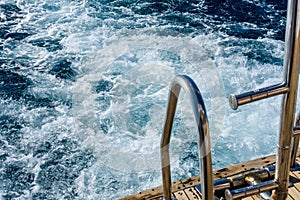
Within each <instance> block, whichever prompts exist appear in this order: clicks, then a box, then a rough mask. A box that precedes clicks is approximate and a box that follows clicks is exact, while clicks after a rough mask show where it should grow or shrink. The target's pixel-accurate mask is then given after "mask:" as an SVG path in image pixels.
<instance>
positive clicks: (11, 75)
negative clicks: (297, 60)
mask: <svg viewBox="0 0 300 200" xmlns="http://www.w3.org/2000/svg"><path fill="white" fill-rule="evenodd" d="M286 4H287V2H286V1H282V0H231V1H229V0H190V1H188V0H160V1H155V0H137V1H133V0H115V1H107V0H44V1H41V0H15V1H14V0H1V2H0V110H1V112H0V199H1V200H2V199H3V200H10V199H18V200H23V199H43V200H45V199H70V200H74V199H82V200H86V199H91V200H93V199H103V200H107V199H117V198H120V197H123V196H126V195H129V194H133V193H137V192H139V191H140V190H144V189H148V188H150V187H154V186H157V185H160V184H161V174H160V170H161V168H160V155H159V153H160V147H159V145H160V137H161V134H162V127H163V123H164V119H165V113H166V105H167V98H168V93H169V84H170V82H171V80H172V79H173V78H174V76H175V75H177V74H186V75H189V76H190V77H192V78H193V79H194V80H195V82H196V84H197V85H198V87H199V88H200V90H201V92H202V95H203V98H204V102H205V104H206V107H207V110H208V116H209V122H210V131H211V146H212V153H213V168H214V169H219V168H222V167H225V166H228V165H231V164H234V163H239V162H243V161H247V160H250V159H253V158H257V157H260V156H264V155H269V154H271V153H275V151H276V142H277V140H278V129H279V114H280V104H281V97H273V98H271V99H268V100H263V101H260V102H256V103H253V104H251V105H245V106H241V107H240V108H239V109H238V110H237V111H232V110H231V109H230V108H229V105H228V101H227V97H228V95H229V94H231V93H234V94H239V93H242V92H245V91H249V90H254V89H258V88H261V87H265V86H268V85H271V84H275V83H279V82H281V80H282V77H283V67H282V66H283V56H284V40H285V23H286V6H287V5H286ZM193 120H194V119H193V115H192V113H191V109H190V105H189V104H188V103H187V99H186V96H185V95H184V94H183V95H182V96H181V97H180V100H179V105H178V111H177V113H176V117H175V121H174V130H173V135H172V139H171V152H172V153H171V154H172V155H171V167H172V178H173V180H176V179H180V178H184V177H187V176H191V175H196V174H198V173H199V163H198V150H197V142H196V138H197V136H196V131H195V124H194V121H193Z"/></svg>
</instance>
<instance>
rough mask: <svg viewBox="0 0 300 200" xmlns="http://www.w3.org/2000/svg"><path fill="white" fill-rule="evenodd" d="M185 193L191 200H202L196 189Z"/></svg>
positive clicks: (187, 190)
mask: <svg viewBox="0 0 300 200" xmlns="http://www.w3.org/2000/svg"><path fill="white" fill-rule="evenodd" d="M184 192H185V193H186V195H187V196H188V197H189V199H190V200H197V199H200V200H201V199H202V198H201V196H200V193H199V192H198V191H197V190H196V189H195V188H194V187H190V188H188V189H185V190H184Z"/></svg>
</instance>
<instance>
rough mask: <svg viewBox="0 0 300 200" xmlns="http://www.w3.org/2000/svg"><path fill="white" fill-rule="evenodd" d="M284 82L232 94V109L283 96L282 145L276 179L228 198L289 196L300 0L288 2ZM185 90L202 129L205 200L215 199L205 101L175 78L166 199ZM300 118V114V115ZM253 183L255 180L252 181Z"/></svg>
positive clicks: (298, 134)
mask: <svg viewBox="0 0 300 200" xmlns="http://www.w3.org/2000/svg"><path fill="white" fill-rule="evenodd" d="M285 40H286V41H285V44H286V46H285V57H284V68H285V72H284V78H283V82H282V83H279V84H276V85H272V86H269V87H265V88H262V89H258V90H254V91H250V92H246V93H243V94H239V95H233V94H232V95H230V96H229V103H230V106H231V107H232V109H234V110H236V109H237V108H238V107H239V106H241V105H245V104H248V103H251V102H255V101H258V100H261V99H265V98H269V97H273V96H276V95H280V94H283V99H282V111H281V125H280V135H279V142H278V145H277V155H276V166H275V179H274V180H271V181H266V182H259V183H258V182H257V181H256V180H254V181H253V182H252V184H251V183H250V185H251V186H249V187H245V188H240V189H236V190H226V192H225V197H226V199H237V198H243V197H246V196H249V195H253V194H258V193H261V192H264V191H268V190H273V189H275V192H274V193H273V195H272V199H275V200H284V199H286V197H287V194H288V186H289V172H290V167H293V165H294V163H295V159H296V154H297V150H298V144H299V138H300V120H297V122H296V125H294V120H295V110H296V99H297V90H298V78H299V75H298V70H299V63H300V0H289V1H288V15H287V24H286V39H285ZM181 88H183V89H184V90H185V92H186V93H187V95H188V97H189V100H190V102H191V105H192V108H193V112H194V117H195V120H196V123H197V128H198V148H199V155H200V156H199V159H200V166H201V192H202V198H203V199H204V200H213V199H214V194H213V187H214V183H213V177H212V161H211V151H210V135H209V127H208V120H207V115H206V110H205V106H204V102H203V99H202V96H201V93H200V91H199V89H198V88H197V86H196V84H195V83H194V82H193V80H192V79H190V78H189V77H187V76H184V75H180V76H177V77H175V79H174V80H173V82H172V83H171V92H170V96H169V103H168V110H167V117H166V122H165V126H164V134H163V136H162V142H161V163H162V180H163V193H164V198H165V199H166V200H171V172H170V157H169V143H170V136H171V131H172V125H173V120H174V115H175V111H176V106H177V100H178V96H179V94H180V90H181ZM298 119H300V114H299V115H298ZM250 182H251V181H250Z"/></svg>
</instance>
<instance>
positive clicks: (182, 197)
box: [174, 191, 190, 200]
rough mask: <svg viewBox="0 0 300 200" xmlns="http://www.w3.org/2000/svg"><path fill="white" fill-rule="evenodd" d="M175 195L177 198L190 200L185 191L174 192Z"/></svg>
mask: <svg viewBox="0 0 300 200" xmlns="http://www.w3.org/2000/svg"><path fill="white" fill-rule="evenodd" d="M174 196H175V198H176V199H177V200H190V199H189V198H188V196H187V195H186V193H185V192H184V191H178V192H174Z"/></svg>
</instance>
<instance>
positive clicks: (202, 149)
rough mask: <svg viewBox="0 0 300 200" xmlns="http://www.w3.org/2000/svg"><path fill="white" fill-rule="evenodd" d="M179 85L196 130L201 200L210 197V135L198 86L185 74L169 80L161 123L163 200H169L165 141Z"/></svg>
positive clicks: (169, 129)
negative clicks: (166, 105) (163, 122)
mask: <svg viewBox="0 0 300 200" xmlns="http://www.w3.org/2000/svg"><path fill="white" fill-rule="evenodd" d="M181 88H183V89H184V91H185V92H186V94H187V96H188V99H189V100H190V103H191V105H192V109H193V112H194V118H195V121H196V123H197V129H198V148H199V160H200V161H199V162H200V166H201V178H200V179H201V180H200V181H201V188H202V197H203V199H204V200H213V199H214V193H213V175H212V160H211V151H210V135H209V127H208V119H207V115H206V110H205V105H204V102H203V99H202V96H201V93H200V91H199V89H198V88H197V86H196V84H195V83H194V82H193V80H192V79H191V78H189V77H188V76H185V75H179V76H176V77H175V78H174V79H173V81H172V83H171V91H170V94H169V103H168V109H167V116H166V121H165V126H164V133H163V135H162V140H161V164H162V181H163V193H164V198H165V200H171V187H172V186H171V170H170V154H169V146H170V145H169V144H170V138H171V131H172V126H173V120H174V115H175V112H176V107H177V101H178V96H179V93H180V90H181Z"/></svg>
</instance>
